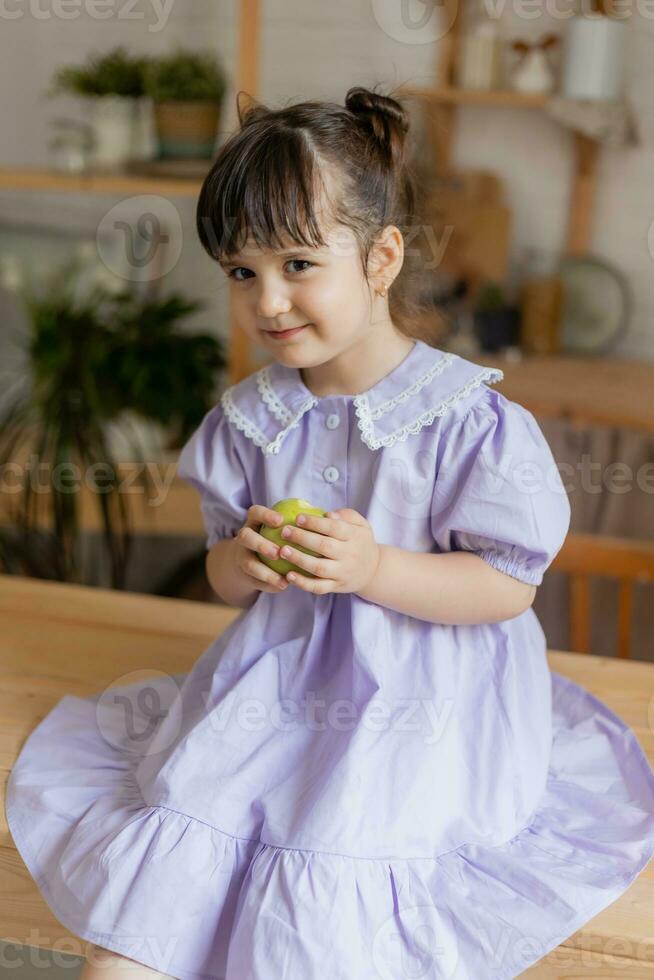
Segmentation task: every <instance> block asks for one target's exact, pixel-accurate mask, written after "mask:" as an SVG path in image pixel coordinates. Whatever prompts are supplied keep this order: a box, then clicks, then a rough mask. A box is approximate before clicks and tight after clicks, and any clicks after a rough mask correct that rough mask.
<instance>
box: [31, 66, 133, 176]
mask: <svg viewBox="0 0 654 980" xmlns="http://www.w3.org/2000/svg"><path fill="white" fill-rule="evenodd" d="M146 62H147V59H146V58H145V57H138V56H134V55H130V54H129V53H128V52H127V51H126V50H125V49H124V48H122V47H117V48H113V49H112V50H111V51H109V52H107V53H106V54H104V55H97V54H91V55H89V57H88V58H87V60H86V61H85V62H84V63H83V64H81V65H78V66H74V65H65V66H63V67H61V68H59V69H58V71H57V72H56V74H55V77H54V83H53V86H52V87H51V89H50V93H49V94H51V95H56V94H60V93H69V94H72V95H78V96H81V97H82V98H84V99H85V100H86V102H87V105H88V106H89V107H90V110H91V127H92V134H93V150H92V154H91V163H92V165H93V166H95V167H97V168H107V169H114V168H120V167H122V166H123V165H124V164H126V163H127V162H128V161H129V160H130V159H132V158H136V157H142V156H144V155H147V153H146V152H145V151H144V149H143V138H144V137H143V117H144V105H143V102H144V100H143V96H144V88H143V77H144V70H145V65H146Z"/></svg>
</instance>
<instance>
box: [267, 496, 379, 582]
mask: <svg viewBox="0 0 654 980" xmlns="http://www.w3.org/2000/svg"><path fill="white" fill-rule="evenodd" d="M328 513H329V516H328V517H317V516H314V515H313V514H298V517H297V521H296V523H295V524H293V525H291V524H287V525H286V527H285V528H284V529H283V531H282V537H284V538H285V539H286V540H287V541H289V544H288V545H284V547H283V548H282V551H281V557H282V558H288V559H289V560H290V561H292V562H293V563H294V564H295V565H298V566H299V567H300V568H305V569H306V570H307V571H308V572H311V574H312V575H315V576H316V578H309V577H307V576H306V575H301V574H299V573H298V572H294V571H290V572H288V573H287V575H286V578H287V579H288V581H289V582H292V583H293V585H297V586H298V588H300V589H304V590H305V591H306V592H314V593H316V595H324V594H325V593H326V592H358V591H360V590H361V589H364V588H365V587H366V586H367V585H368V583H369V582H370V581H371V579H372V578H373V576H374V574H375V572H376V571H377V566H378V564H379V558H380V555H381V551H380V548H379V545H378V544H377V542H376V541H375V535H374V534H373V530H372V527H371V526H370V524H369V523H368V521H367V520H366V518H365V517H364V516H363V515H362V514H359V512H358V511H356V510H352V508H350V507H344V508H343V509H342V510H336V511H329V512H328ZM298 525H301V526H298ZM293 542H295V543H296V544H301V545H303V546H304V547H305V548H311V550H312V551H315V552H317V554H318V557H315V556H314V555H307V554H305V553H304V552H303V551H299V550H297V549H296V548H293ZM286 549H289V551H288V554H287V553H286Z"/></svg>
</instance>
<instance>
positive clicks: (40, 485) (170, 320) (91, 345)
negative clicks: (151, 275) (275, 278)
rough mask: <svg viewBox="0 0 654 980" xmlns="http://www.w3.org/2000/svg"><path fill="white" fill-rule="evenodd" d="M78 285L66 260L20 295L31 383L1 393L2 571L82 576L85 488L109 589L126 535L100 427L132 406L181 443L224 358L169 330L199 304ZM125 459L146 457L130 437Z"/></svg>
mask: <svg viewBox="0 0 654 980" xmlns="http://www.w3.org/2000/svg"><path fill="white" fill-rule="evenodd" d="M78 281H79V263H76V262H73V263H70V264H68V265H67V266H65V267H64V269H63V270H62V269H58V270H57V271H56V275H55V276H53V278H52V280H51V281H49V282H48V283H47V284H46V286H45V288H43V287H41V289H40V290H34V289H33V288H32V287H29V288H27V289H22V290H21V291H20V292H21V296H22V299H23V301H24V303H25V305H26V309H27V311H28V313H29V325H30V331H29V337H28V342H27V351H26V353H27V356H28V363H29V365H30V368H31V387H30V388H29V390H25V389H23V390H22V391H21V392H20V393H18V394H14V395H12V397H11V398H10V399H9V400H8V401H7V400H5V403H4V404H3V406H2V411H1V412H0V471H2V472H7V473H13V477H14V478H13V481H12V486H13V492H12V493H10V494H7V495H6V497H7V504H8V509H9V517H10V522H9V529H8V528H2V529H0V566H3V567H4V569H5V570H7V571H9V572H16V571H18V572H19V573H20V574H24V575H30V576H33V577H37V578H55V579H59V580H61V581H68V582H79V581H81V577H80V553H79V552H80V544H81V541H80V531H81V529H80V513H79V511H80V491H81V489H82V485H85V486H86V487H87V488H88V489H89V490H90V491H91V494H92V502H93V506H94V508H95V509H96V512H97V516H98V524H99V527H100V529H101V534H102V542H103V548H104V554H105V555H106V556H107V558H108V561H109V566H110V578H111V583H112V587H113V588H124V582H125V575H126V571H127V565H128V560H129V554H130V547H131V543H132V539H133V533H132V528H131V525H130V515H129V512H128V510H127V507H126V503H125V499H124V495H123V494H122V493H121V492H120V484H121V480H122V479H123V477H122V476H121V473H120V470H119V466H118V462H117V460H116V459H115V458H114V455H113V453H112V450H111V446H110V440H109V438H108V431H109V428H110V426H111V425H112V424H114V425H115V424H118V423H120V419H121V416H122V415H123V414H124V413H125V412H134V413H136V414H137V415H140V416H142V417H143V418H148V419H152V420H154V421H156V422H159V423H161V424H165V425H166V426H167V427H168V429H169V432H170V441H169V448H171V449H175V448H179V447H180V446H181V444H182V443H183V442H184V441H185V440H186V439H187V438H188V436H189V435H190V434H191V432H192V431H193V429H194V428H195V427H196V426H197V424H198V423H199V421H200V419H201V418H202V416H203V414H204V413H205V412H206V411H208V409H209V408H210V407H211V405H212V404H213V401H214V398H213V390H214V385H215V374H216V372H217V371H218V370H219V369H220V368H222V367H224V365H225V359H224V356H223V352H222V344H221V342H220V341H219V340H218V339H216V338H214V337H212V336H210V335H208V334H205V333H196V334H193V333H188V332H181V331H179V330H178V329H177V325H178V322H179V321H180V320H181V319H183V318H185V317H186V316H188V315H189V314H190V313H192V312H194V311H196V310H197V309H199V308H200V304H198V303H197V302H196V301H192V300H188V299H185V298H184V297H183V296H181V295H180V294H178V293H173V294H170V295H168V296H167V297H165V298H163V299H161V300H158V299H153V298H147V297H146V298H142V297H139V296H137V295H135V294H134V293H132V292H130V291H128V290H125V291H122V292H119V293H114V292H111V291H110V290H108V289H107V287H106V286H105V285H101V284H98V283H92V284H91V285H90V286H88V287H87V288H85V289H84V290H83V291H81V290H80V289H79V288H78ZM128 438H129V436H128ZM132 458H135V459H136V460H138V461H140V462H145V458H144V454H143V452H142V449H141V447H140V446H139V445H138V443H135V444H133V456H132ZM17 474H19V475H20V478H18V477H17ZM136 481H137V484H138V485H139V487H140V488H142V490H143V492H144V493H146V494H148V493H149V492H150V491H151V489H152V488H151V486H150V484H149V477H148V471H147V467H141V468H137V475H136ZM133 485H135V484H133Z"/></svg>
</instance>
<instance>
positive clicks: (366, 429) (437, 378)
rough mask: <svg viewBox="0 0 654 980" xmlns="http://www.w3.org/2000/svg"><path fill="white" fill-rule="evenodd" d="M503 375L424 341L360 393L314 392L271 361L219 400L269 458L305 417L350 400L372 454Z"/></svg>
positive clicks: (297, 376) (232, 420) (296, 371)
mask: <svg viewBox="0 0 654 980" xmlns="http://www.w3.org/2000/svg"><path fill="white" fill-rule="evenodd" d="M503 377H504V374H503V372H502V371H500V370H499V369H498V368H485V367H482V366H481V365H479V364H474V363H473V362H472V361H468V360H466V358H463V357H460V356H459V355H458V354H453V353H450V352H447V351H441V350H439V349H438V348H435V347H431V346H430V345H429V344H427V343H425V342H424V341H422V340H416V341H415V344H414V346H413V347H412V348H411V350H410V351H409V353H408V354H407V355H406V357H405V358H404V360H403V361H401V362H400V364H398V365H397V366H396V367H395V368H394V369H393V370H392V371H391V372H390V373H389V374H387V375H386V376H385V377H383V378H382V379H381V380H380V381H378V382H377V384H375V385H373V386H372V388H368V390H367V391H363V392H361V393H360V394H358V395H325V396H323V397H318V396H317V395H314V394H313V392H311V391H310V390H309V389H308V388H307V387H306V385H305V384H304V382H303V381H302V377H301V375H300V371H299V369H298V368H292V367H287V366H286V365H284V364H280V363H279V362H278V361H273V362H272V363H270V364H266V365H265V366H264V367H262V368H260V369H259V370H258V371H256V372H255V373H254V374H251V375H249V376H248V377H247V378H244V379H243V380H242V381H239V382H238V384H235V385H231V386H230V387H229V388H227V389H226V390H225V391H224V392H223V394H222V396H221V399H220V401H221V404H222V407H223V409H224V412H225V415H226V417H227V419H228V421H229V422H230V423H231V424H232V425H233V426H235V427H236V428H237V429H238V430H239V431H241V432H243V433H244V434H245V435H246V436H247V438H248V439H251V440H252V442H254V443H255V445H257V446H260V447H261V450H262V451H263V453H264V454H265V455H274V454H276V453H278V452H279V451H280V449H281V447H282V444H283V442H284V439H286V437H287V435H288V433H289V432H290V431H291V430H292V429H294V428H296V427H297V426H298V425H299V424H300V420H301V419H302V416H303V415H304V413H305V412H308V411H309V410H310V409H312V408H314V407H315V406H316V405H321V406H322V407H323V408H328V407H331V406H333V407H334V408H335V407H336V406H337V405H338V404H339V403H340V404H341V405H342V404H343V403H344V402H352V403H353V405H354V410H355V413H356V417H357V426H358V429H359V432H360V436H361V439H362V441H363V442H364V443H365V445H366V446H368V448H369V449H379V448H380V447H382V446H392V445H394V444H395V443H396V442H402V441H403V440H405V439H406V438H407V436H409V435H411V434H413V433H417V432H419V431H420V430H421V429H422V428H423V426H425V425H430V424H431V423H432V422H433V421H434V419H435V418H437V417H438V416H443V415H445V413H446V412H448V411H449V410H450V409H451V407H452V406H453V405H455V404H456V403H457V402H459V401H461V399H463V398H465V397H466V396H468V395H469V394H470V393H471V392H472V391H473V390H474V389H475V388H478V387H479V386H480V385H481V384H483V383H485V382H490V383H491V384H494V383H495V382H497V381H501V380H502V378H503Z"/></svg>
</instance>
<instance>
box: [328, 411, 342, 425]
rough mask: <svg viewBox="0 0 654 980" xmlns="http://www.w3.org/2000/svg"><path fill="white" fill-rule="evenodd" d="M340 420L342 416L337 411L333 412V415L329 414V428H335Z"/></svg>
mask: <svg viewBox="0 0 654 980" xmlns="http://www.w3.org/2000/svg"><path fill="white" fill-rule="evenodd" d="M340 421H341V420H340V418H339V417H338V415H336V414H335V413H333V414H332V415H328V416H327V428H328V429H335V428H336V427H337V426H338V425H339V424H340Z"/></svg>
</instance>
